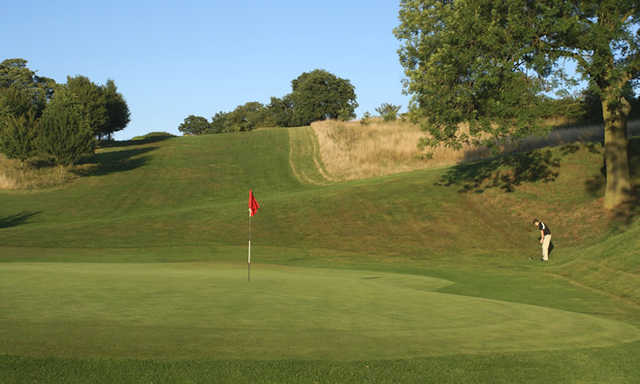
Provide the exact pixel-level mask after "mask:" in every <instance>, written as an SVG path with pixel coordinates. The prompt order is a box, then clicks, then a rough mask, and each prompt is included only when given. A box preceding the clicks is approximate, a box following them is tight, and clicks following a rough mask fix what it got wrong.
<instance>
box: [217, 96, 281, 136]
mask: <svg viewBox="0 0 640 384" xmlns="http://www.w3.org/2000/svg"><path fill="white" fill-rule="evenodd" d="M272 100H273V99H272ZM276 119H277V118H276V116H274V115H273V114H272V113H271V109H270V108H269V107H265V106H264V105H262V103H259V102H257V101H251V102H248V103H245V104H243V105H239V106H237V107H236V109H234V110H233V111H231V112H218V113H216V114H215V116H213V117H212V118H211V127H210V130H209V132H210V133H225V132H248V131H252V130H254V129H256V128H260V127H272V126H275V125H277V123H276Z"/></svg>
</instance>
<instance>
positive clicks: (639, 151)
mask: <svg viewBox="0 0 640 384" xmlns="http://www.w3.org/2000/svg"><path fill="white" fill-rule="evenodd" d="M598 153H602V152H598ZM628 155H629V171H630V173H631V180H632V182H635V184H636V185H635V186H633V187H632V188H631V190H630V191H626V193H627V194H628V199H627V201H626V202H625V203H623V204H622V205H621V206H620V207H619V208H617V209H615V210H614V211H613V212H612V219H613V222H614V223H617V224H620V225H622V226H627V225H629V224H631V223H633V222H634V220H635V219H636V218H637V217H639V216H640V183H639V181H640V138H637V137H636V138H632V139H631V140H629V147H628ZM606 175H607V170H606V164H605V162H604V161H603V164H602V167H600V172H599V173H598V174H597V175H596V176H594V177H592V178H590V179H588V180H587V181H586V182H585V186H586V188H587V191H588V192H589V193H590V194H591V195H592V196H594V197H601V196H603V195H604V190H605V186H606V183H607V176H606Z"/></svg>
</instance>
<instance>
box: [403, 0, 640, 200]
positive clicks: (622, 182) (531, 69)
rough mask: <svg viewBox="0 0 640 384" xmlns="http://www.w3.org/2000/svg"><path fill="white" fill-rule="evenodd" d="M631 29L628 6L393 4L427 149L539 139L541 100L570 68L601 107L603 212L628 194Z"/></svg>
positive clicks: (636, 71)
mask: <svg viewBox="0 0 640 384" xmlns="http://www.w3.org/2000/svg"><path fill="white" fill-rule="evenodd" d="M639 27H640V5H639V3H638V1H637V0H601V1H596V0H589V1H577V0H571V1H570V0H540V1H530V0H508V1H504V0H482V1H477V0H476V1H473V0H466V1H465V0H460V1H451V0H401V2H400V25H399V26H398V27H397V28H396V29H395V31H394V33H395V35H396V37H397V38H398V39H400V40H401V42H402V46H401V48H400V50H399V55H400V62H401V64H402V65H403V67H404V69H405V74H406V76H407V80H406V83H405V90H406V91H407V92H408V93H409V94H412V95H413V97H412V104H411V111H412V113H413V114H414V116H416V117H417V118H420V119H424V121H425V128H426V129H427V130H428V131H429V133H430V134H431V138H430V139H428V140H425V144H427V145H438V144H440V143H443V144H445V145H453V146H459V145H461V144H462V143H464V142H473V143H479V142H481V141H482V140H483V139H484V138H486V137H492V138H493V139H494V142H495V140H502V139H506V138H517V137H521V136H525V135H530V134H532V133H536V132H537V133H540V132H544V130H543V129H542V128H543V127H541V126H540V124H539V117H540V116H541V115H542V114H543V112H544V111H543V108H542V106H543V105H544V103H543V102H542V100H543V97H541V95H542V94H543V92H544V91H549V90H551V89H552V88H553V87H554V85H556V84H569V83H568V81H569V82H571V81H573V82H575V80H578V79H576V78H574V77H572V76H569V75H568V74H566V73H564V72H563V71H562V64H563V63H564V62H565V61H566V60H570V61H573V62H574V63H575V64H576V65H577V68H578V73H579V76H582V77H583V78H584V79H586V80H588V82H589V84H590V88H591V89H593V90H595V91H596V92H597V93H598V95H599V97H600V99H601V104H602V117H603V121H604V136H605V154H604V160H605V164H606V172H607V181H606V188H605V207H606V208H608V209H611V208H615V207H617V206H619V205H620V204H622V203H623V202H625V200H627V199H628V198H629V194H630V191H631V179H630V175H629V159H628V138H627V119H628V115H629V112H630V106H629V101H628V100H627V99H626V98H625V96H624V89H625V87H627V86H628V84H629V82H632V81H637V80H638V77H639V76H640V35H639V34H638V28H639ZM463 122H464V123H468V124H469V130H468V132H462V131H461V130H460V123H463Z"/></svg>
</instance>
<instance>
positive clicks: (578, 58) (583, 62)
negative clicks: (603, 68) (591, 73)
mask: <svg viewBox="0 0 640 384" xmlns="http://www.w3.org/2000/svg"><path fill="white" fill-rule="evenodd" d="M553 51H554V52H556V53H558V54H560V56H564V57H569V58H572V59H574V60H575V61H577V62H578V64H580V65H581V66H582V67H583V68H584V69H587V68H588V67H589V62H588V61H587V60H586V59H585V58H584V57H583V56H582V55H579V54H578V53H576V52H572V51H569V50H566V49H559V48H553Z"/></svg>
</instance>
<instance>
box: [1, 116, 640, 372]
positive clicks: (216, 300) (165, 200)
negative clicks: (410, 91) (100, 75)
mask: <svg viewBox="0 0 640 384" xmlns="http://www.w3.org/2000/svg"><path fill="white" fill-rule="evenodd" d="M293 130H296V131H295V135H294V134H292V133H291V132H293V131H292V130H287V129H265V130H258V131H256V132H251V133H247V134H224V135H211V136H203V137H184V138H169V139H167V140H161V141H154V142H149V143H144V142H141V143H140V144H136V143H135V142H129V143H127V145H126V146H124V145H123V146H120V147H118V146H115V147H110V148H106V149H103V150H100V151H99V152H98V154H97V155H96V158H95V159H93V160H92V161H94V162H95V166H94V168H93V171H91V172H89V174H88V175H86V176H84V177H81V178H78V179H76V180H75V181H73V182H72V183H70V184H68V185H65V186H62V187H57V188H52V189H48V190H41V191H18V192H16V191H2V192H0V262H1V263H0V382H2V383H22V382H47V383H49V382H60V383H76V382H77V383H83V382H105V383H108V382H132V383H140V382H142V383H157V382H178V383H181V382H228V383H244V382H247V383H248V382H270V383H280V382H291V383H299V382H300V383H307V382H308V383H318V382H327V383H330V382H331V383H333V382H352V383H363V382H371V383H378V382H381V383H385V382H415V383H425V382H434V383H436V382H437V383H447V382H471V383H475V382H477V383H484V382H488V383H489V382H490V383H512V382H527V383H528V382H531V383H538V382H539V383H550V382H553V383H564V382H566V383H574V382H575V383H578V382H579V383H589V382H594V383H595V382H607V383H633V382H640V372H639V371H640V370H638V369H637V367H639V366H640V292H638V286H639V285H640V284H638V277H639V276H640V257H639V256H638V252H637V250H638V249H640V240H639V239H640V225H639V224H638V223H637V222H636V221H635V219H634V218H633V217H631V218H630V219H629V220H628V221H627V222H625V223H624V224H615V225H613V224H612V225H609V224H608V223H609V222H608V221H607V220H609V219H608V218H606V217H605V216H603V215H599V214H598V215H596V214H595V213H594V212H595V211H594V210H593V207H595V206H597V204H598V201H599V199H600V196H601V195H600V194H601V191H600V190H599V189H598V188H594V187H593V184H594V182H593V180H597V176H598V175H599V164H598V162H597V160H598V159H599V158H600V157H599V156H601V155H599V154H598V153H597V148H596V149H595V150H594V149H593V148H587V147H579V146H578V147H577V148H574V149H572V150H571V151H567V150H564V149H560V148H557V149H549V150H543V151H550V152H549V153H550V156H555V157H556V158H557V159H558V161H557V162H550V163H549V164H550V165H549V166H550V167H553V172H554V173H557V175H556V176H555V177H553V178H551V179H549V178H541V179H536V178H531V177H530V178H528V179H522V180H518V184H517V185H516V187H515V188H514V190H513V191H512V192H504V188H502V186H500V185H498V186H491V185H488V184H482V186H481V187H482V190H479V187H477V185H479V184H478V182H477V181H478V175H483V173H482V170H478V169H477V168H481V167H482V166H483V165H482V164H489V163H478V164H477V165H471V166H469V168H466V169H462V170H461V171H460V170H459V171H458V174H460V173H464V172H470V171H473V172H476V171H477V172H476V173H474V176H475V177H476V179H474V180H472V182H473V183H474V184H476V188H475V190H471V191H463V192H461V190H464V189H465V188H466V186H465V183H468V180H465V179H463V178H458V179H455V180H453V179H452V175H454V176H456V175H457V174H456V173H455V172H454V171H453V170H452V169H438V170H425V171H416V172H411V173H406V174H398V175H392V176H388V177H382V178H375V179H367V180H360V181H351V182H343V183H329V182H326V183H320V182H318V183H306V182H303V181H300V180H298V178H297V177H300V175H305V176H304V177H302V179H303V180H306V181H307V182H308V181H309V180H316V181H318V180H321V178H322V176H320V174H319V173H318V171H317V170H315V169H314V168H313V167H314V164H316V163H317V162H316V161H313V159H310V158H309V157H308V156H314V153H313V151H309V152H308V153H307V152H305V149H304V148H309V147H313V146H312V145H311V144H309V143H310V141H309V138H308V137H305V136H304V135H305V134H311V132H312V131H311V130H309V129H306V128H305V129H301V128H293ZM290 136H291V137H293V138H296V140H298V141H300V143H302V144H297V145H294V144H291V143H290V141H289V137H290ZM303 144H304V145H303ZM633 145H635V146H637V144H635V142H634V144H633ZM301 148H302V149H301ZM634 148H635V147H634ZM296 151H299V152H296ZM634 153H635V152H634ZM316 155H317V154H316ZM637 161H638V158H637V156H635V155H634V156H633V157H632V163H633V164H632V167H633V169H634V175H635V177H636V180H637V178H638V177H637V176H638V175H637V173H635V172H636V169H637V168H638V167H637ZM292 164H294V165H295V169H293V168H292V166H291V165H292ZM491 166H492V167H493V166H494V164H491ZM473 167H476V168H473ZM492 171H495V169H494V168H492ZM587 181H591V183H590V184H589V183H587ZM250 188H251V189H253V191H254V192H255V194H256V197H257V199H258V201H259V202H260V205H261V208H260V210H259V211H258V213H257V215H256V216H255V217H254V218H253V221H252V258H253V260H254V262H255V263H254V264H253V265H252V270H251V282H248V281H247V269H246V241H247V235H248V220H247V213H246V212H247V209H246V204H247V195H248V191H249V189H250ZM467 189H468V188H467ZM541 191H546V192H547V193H541ZM532 215H540V216H541V217H542V218H543V220H545V221H548V222H549V225H550V226H551V228H552V231H553V234H554V242H555V243H556V244H557V249H556V250H555V251H554V252H553V253H552V256H551V262H550V263H549V264H542V263H540V262H539V261H537V259H538V258H539V246H538V245H537V241H536V240H537V239H536V237H535V236H536V233H535V231H534V230H533V229H532V226H531V225H530V218H531V217H530V216H532ZM525 217H526V218H529V220H524V218H525ZM600 224H603V225H600ZM593 228H595V229H593ZM591 229H593V230H592V231H591ZM530 259H533V260H530Z"/></svg>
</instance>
